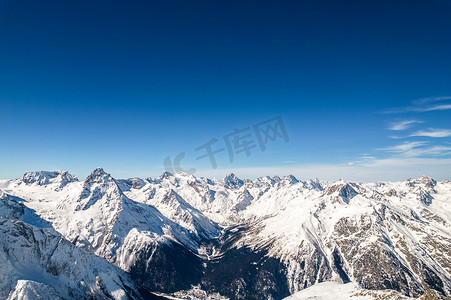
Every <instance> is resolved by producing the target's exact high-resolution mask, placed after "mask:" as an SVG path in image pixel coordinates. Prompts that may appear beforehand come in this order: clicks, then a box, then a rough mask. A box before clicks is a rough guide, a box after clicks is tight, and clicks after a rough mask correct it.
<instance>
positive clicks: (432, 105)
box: [383, 96, 451, 114]
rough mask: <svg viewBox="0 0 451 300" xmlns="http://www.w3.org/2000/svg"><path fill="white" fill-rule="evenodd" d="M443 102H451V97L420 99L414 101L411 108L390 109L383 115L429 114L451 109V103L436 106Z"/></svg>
mask: <svg viewBox="0 0 451 300" xmlns="http://www.w3.org/2000/svg"><path fill="white" fill-rule="evenodd" d="M441 101H451V97H450V96H444V97H434V98H424V99H419V100H415V101H413V102H412V105H411V106H407V107H401V108H394V109H389V110H385V111H383V113H388V114H396V113H406V112H418V113H422V112H428V111H437V110H449V109H451V104H450V103H445V104H436V103H437V102H441Z"/></svg>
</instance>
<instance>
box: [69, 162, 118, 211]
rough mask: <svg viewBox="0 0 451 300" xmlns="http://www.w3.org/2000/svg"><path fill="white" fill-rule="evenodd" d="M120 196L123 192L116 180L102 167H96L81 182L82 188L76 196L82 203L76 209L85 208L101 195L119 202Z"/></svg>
mask: <svg viewBox="0 0 451 300" xmlns="http://www.w3.org/2000/svg"><path fill="white" fill-rule="evenodd" d="M122 196H123V193H122V191H121V189H120V188H119V185H118V183H117V182H116V180H115V179H114V178H113V177H112V176H111V175H110V174H108V173H106V172H105V171H104V170H103V169H102V168H97V169H95V170H94V171H92V173H91V174H90V175H89V176H88V177H87V178H86V180H85V182H84V184H83V190H82V192H81V193H80V196H79V198H78V201H79V202H82V205H81V206H79V207H78V208H77V210H78V209H87V208H89V207H90V206H91V205H93V204H94V203H96V202H97V200H99V199H101V198H103V197H106V198H105V199H107V200H108V201H111V200H113V199H114V200H115V202H121V199H122Z"/></svg>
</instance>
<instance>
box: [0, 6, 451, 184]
mask: <svg viewBox="0 0 451 300" xmlns="http://www.w3.org/2000/svg"><path fill="white" fill-rule="evenodd" d="M450 33H451V3H450V2H449V1H444V0H443V1H441V0H440V1H415V0H414V1H411V0H409V1H322V0H320V1H172V0H170V1H142V2H140V1H72V2H69V1H31V0H30V1H28V0H27V1H23V0H16V1H12V0H11V1H10V0H0V124H1V130H0V142H1V147H0V178H14V177H19V176H21V175H22V174H23V173H24V172H26V171H34V170H54V169H64V170H69V171H70V172H72V173H74V174H76V175H77V176H79V177H81V178H84V177H85V176H86V175H87V174H89V173H90V171H92V170H93V169H94V168H96V167H98V166H102V167H104V168H105V169H106V170H107V171H108V172H110V173H111V174H112V175H113V176H116V177H131V176H140V177H148V176H152V177H154V176H158V175H160V174H161V173H162V172H164V171H165V164H164V160H165V158H167V157H169V159H170V160H171V163H173V161H174V159H175V157H176V156H177V155H179V154H180V153H185V156H184V158H183V159H182V160H181V164H180V167H181V168H183V169H184V170H188V169H191V168H195V169H196V172H195V175H198V176H215V177H222V176H223V175H224V174H225V173H227V172H235V173H236V174H238V175H240V176H242V177H251V178H254V177H257V176H263V175H276V174H278V175H286V174H294V175H296V176H298V177H300V178H303V179H305V178H313V177H319V178H323V179H338V178H345V179H350V180H398V179H405V178H409V177H416V176H419V175H422V174H428V175H430V176H433V177H435V178H437V179H446V178H447V179H451V176H450V175H451V174H450V171H449V170H451V168H450V167H451V56H450V55H449V53H451V34H450ZM277 116H280V117H281V120H282V122H283V125H284V126H285V129H286V134H287V136H288V137H289V141H288V142H286V141H285V140H284V139H282V138H276V139H275V140H274V141H269V142H268V144H267V145H266V146H267V147H266V148H265V151H262V150H261V148H260V147H259V145H258V142H257V140H256V136H255V131H253V125H255V124H258V123H260V122H264V121H266V120H269V119H271V118H274V117H277ZM247 128H248V129H247ZM236 129H237V130H243V131H242V134H241V136H240V138H242V139H241V141H244V140H246V139H247V141H248V142H251V143H252V142H253V143H254V144H253V145H254V146H255V147H253V148H251V149H249V156H248V155H246V152H238V153H235V151H238V150H239V149H238V148H236V149H235V148H234V149H233V152H234V157H233V161H231V160H230V157H229V155H228V151H227V147H226V144H225V140H224V136H227V135H229V134H231V133H233V132H234V131H235V130H236ZM244 129H247V131H246V130H244ZM245 134H249V135H250V136H248V137H247V138H246V139H244V138H243V135H245ZM212 139H216V140H217V142H216V143H215V144H214V145H213V146H214V147H213V148H215V149H220V148H224V151H222V152H219V153H217V154H216V155H215V160H216V164H217V167H216V168H215V169H213V168H212V165H211V163H210V160H209V159H208V158H207V157H205V158H203V159H196V158H197V157H199V156H202V154H204V153H202V151H195V149H196V148H198V147H200V146H202V145H203V144H205V143H207V142H209V141H211V140H212ZM216 147H217V148H216Z"/></svg>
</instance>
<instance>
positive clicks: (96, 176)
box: [85, 168, 112, 185]
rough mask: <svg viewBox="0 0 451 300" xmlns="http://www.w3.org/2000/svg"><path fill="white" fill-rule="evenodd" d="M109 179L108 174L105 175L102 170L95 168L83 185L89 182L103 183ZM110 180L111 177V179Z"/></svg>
mask: <svg viewBox="0 0 451 300" xmlns="http://www.w3.org/2000/svg"><path fill="white" fill-rule="evenodd" d="M110 177H111V175H110V174H108V173H106V172H105V171H104V170H103V169H102V168H97V169H95V170H94V171H92V172H91V174H89V176H88V177H87V178H86V180H85V185H86V184H88V183H90V182H105V181H107V180H108V179H109V178H110ZM111 178H112V177H111Z"/></svg>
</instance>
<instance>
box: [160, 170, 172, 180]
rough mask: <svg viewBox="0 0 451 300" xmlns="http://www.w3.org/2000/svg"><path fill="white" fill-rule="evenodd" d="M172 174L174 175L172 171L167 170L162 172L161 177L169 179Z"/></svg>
mask: <svg viewBox="0 0 451 300" xmlns="http://www.w3.org/2000/svg"><path fill="white" fill-rule="evenodd" d="M172 176H173V175H172V173H171V172H168V171H166V172H164V173H163V174H161V176H160V178H161V179H169V178H171V177H172Z"/></svg>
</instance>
